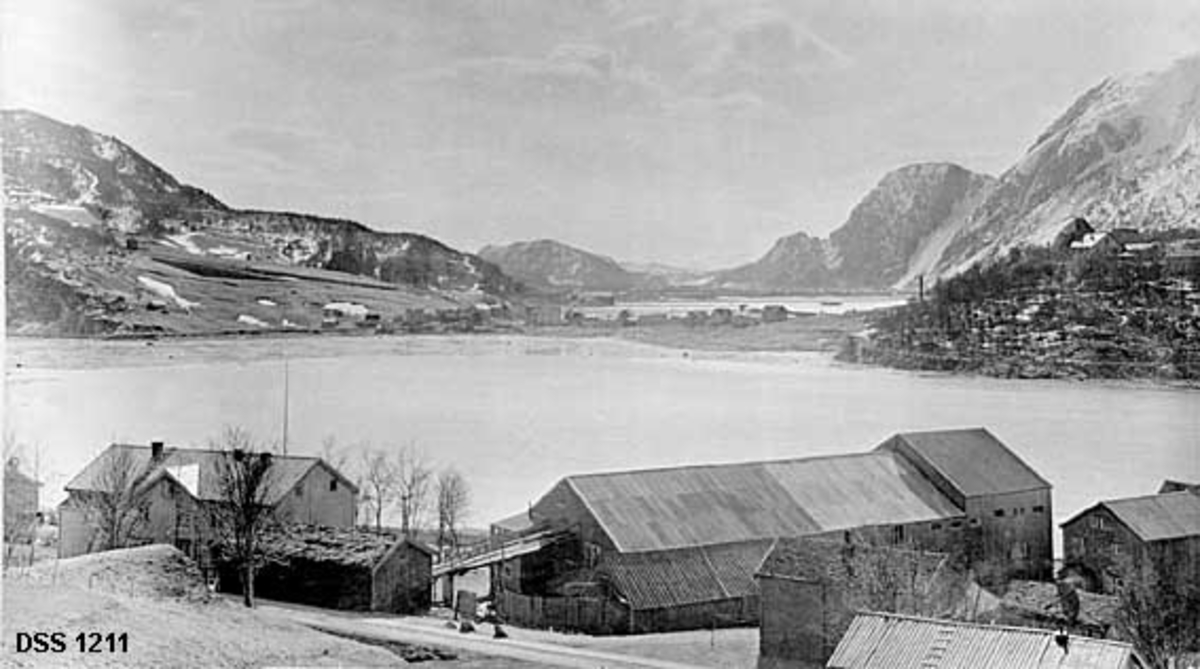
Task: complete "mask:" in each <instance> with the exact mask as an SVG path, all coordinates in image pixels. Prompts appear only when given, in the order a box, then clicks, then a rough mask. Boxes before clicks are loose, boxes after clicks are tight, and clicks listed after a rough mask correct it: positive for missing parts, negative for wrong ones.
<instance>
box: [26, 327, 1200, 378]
mask: <svg viewBox="0 0 1200 669" xmlns="http://www.w3.org/2000/svg"><path fill="white" fill-rule="evenodd" d="M776 325H780V324H768V325H764V326H756V327H762V328H767V331H766V334H767V335H778V334H780V333H781V332H780V331H779V330H775V331H771V328H772V327H773V326H776ZM751 329H753V328H737V329H735V328H727V330H728V331H727V332H717V333H715V335H714V332H713V331H714V330H719V328H700V329H699V330H702V331H701V332H697V331H696V330H698V329H696V328H686V327H685V326H677V327H673V326H643V327H627V328H618V327H578V326H565V327H563V326H541V327H531V328H526V329H524V330H520V331H504V332H476V333H444V334H387V335H378V334H371V335H342V334H332V335H331V334H330V333H321V334H286V335H284V336H270V335H252V336H242V335H209V336H187V337H170V338H162V339H155V340H139V339H103V338H89V337H72V338H61V337H55V338H44V337H6V340H5V380H6V383H14V382H21V381H28V380H31V379H34V378H37V377H40V376H43V375H45V374H54V373H60V372H90V371H102V370H124V369H145V368H154V367H157V368H162V369H167V368H174V367H183V366H193V365H208V364H223V363H229V364H239V365H245V364H260V363H267V362H272V361H280V360H281V359H282V357H283V351H284V346H283V344H284V343H291V344H292V345H291V346H290V347H288V350H287V357H288V359H289V360H305V359H337V358H353V357H373V356H379V355H401V356H488V355H505V356H509V355H522V356H544V355H568V356H569V355H579V356H599V357H605V356H616V357H640V358H646V359H649V360H652V359H657V360H679V359H681V358H682V359H687V360H692V361H697V362H712V361H715V362H745V363H762V364H783V363H800V362H812V361H821V362H824V363H826V364H829V365H831V366H834V367H838V368H841V369H844V370H847V371H864V372H866V371H877V372H878V371H886V372H889V373H897V374H913V375H919V376H925V377H931V378H937V377H941V378H947V379H951V378H956V379H980V380H983V379H987V380H995V381H998V382H1003V381H1015V382H1021V383H1036V384H1042V383H1065V384H1068V385H1071V386H1091V387H1097V388H1114V389H1121V388H1128V389H1141V390H1150V389H1158V390H1165V391H1200V385H1197V384H1194V383H1189V382H1187V381H1178V380H1174V381H1172V380H1154V379H1147V378H1119V379H1118V378H1099V377H1089V378H1021V377H1004V376H997V375H993V374H987V373H982V372H980V371H977V370H968V369H959V370H939V369H921V368H919V367H903V366H895V365H885V364H878V363H872V362H855V361H852V360H846V359H843V358H841V357H840V356H838V355H837V354H838V350H839V348H838V346H835V345H834V344H838V345H840V340H838V341H836V342H835V341H830V340H829V338H828V336H824V337H823V336H820V335H822V334H824V335H829V332H828V331H826V330H812V331H810V333H809V334H810V335H811V336H809V337H807V338H797V339H784V338H776V339H775V340H774V343H775V346H774V347H771V346H762V345H753V344H761V342H762V341H763V340H764V339H763V338H762V337H761V336H760V337H758V339H757V340H756V339H755V338H754V337H755V335H754V334H751V335H748V336H747V335H743V334H742V333H743V332H745V331H746V330H751ZM703 330H707V331H703ZM755 334H758V335H762V334H763V333H755ZM789 334H790V333H789ZM768 341H769V338H768ZM14 344H16V346H15V348H16V349H17V350H16V351H14V346H13V345H14ZM231 344H235V346H232V347H231V346H230V345H231ZM230 351H232V352H234V354H233V355H227V353H229V352H230ZM14 353H15V354H16V357H14Z"/></svg>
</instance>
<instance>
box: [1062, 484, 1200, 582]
mask: <svg viewBox="0 0 1200 669" xmlns="http://www.w3.org/2000/svg"><path fill="white" fill-rule="evenodd" d="M1062 532H1063V549H1064V553H1065V555H1064V565H1065V567H1066V568H1067V569H1068V570H1069V571H1073V572H1076V573H1078V574H1079V575H1080V576H1082V577H1083V578H1084V580H1085V582H1086V586H1087V587H1088V589H1090V590H1094V591H1097V592H1115V591H1116V590H1117V589H1119V588H1120V587H1121V586H1122V585H1124V581H1125V579H1127V578H1129V577H1130V576H1134V575H1138V574H1139V573H1142V574H1145V573H1149V572H1150V571H1152V570H1153V571H1157V572H1159V573H1158V574H1157V575H1158V576H1159V577H1160V578H1166V579H1169V580H1171V581H1173V582H1177V583H1180V584H1182V583H1191V584H1192V585H1194V586H1195V587H1200V486H1197V485H1195V484H1188V483H1181V482H1178V481H1167V482H1165V483H1164V484H1163V486H1162V488H1160V492H1159V493H1158V494H1155V495H1145V496H1142V497H1126V498H1122V499H1110V500H1105V501H1102V502H1099V503H1097V504H1095V505H1094V506H1091V507H1089V508H1087V509H1084V510H1083V511H1080V512H1079V513H1078V514H1076V515H1075V516H1073V517H1072V518H1071V519H1070V520H1068V521H1066V522H1065V523H1063V524H1062ZM1163 571H1165V572H1166V573H1162V572H1163Z"/></svg>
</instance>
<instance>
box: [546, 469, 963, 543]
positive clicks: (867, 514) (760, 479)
mask: <svg viewBox="0 0 1200 669" xmlns="http://www.w3.org/2000/svg"><path fill="white" fill-rule="evenodd" d="M565 483H566V484H567V485H568V486H570V488H571V489H572V490H573V491H574V492H575V494H576V495H577V496H578V497H579V499H580V500H581V501H582V502H583V504H584V505H585V506H586V507H587V508H588V509H589V511H590V512H591V513H592V515H593V517H594V518H595V519H596V521H597V522H598V523H599V524H600V525H601V527H603V529H604V531H605V532H606V533H607V534H608V536H609V538H610V539H611V540H612V542H613V543H614V544H615V546H616V547H617V549H618V550H620V551H622V552H640V551H655V550H669V549H674V548H688V547H695V546H704V545H712V544H726V543H736V542H744V541H754V540H759V539H774V538H776V537H781V536H801V535H809V534H817V533H822V532H828V531H835V530H843V529H851V528H857V527H863V526H867V525H892V524H902V523H913V522H921V521H930V520H939V519H945V518H952V517H960V516H962V515H963V512H962V510H961V509H959V508H958V507H957V506H955V505H954V503H953V502H952V501H951V500H950V499H949V498H947V497H946V496H945V495H943V494H942V493H940V492H938V490H937V489H936V488H935V487H934V486H933V485H932V484H931V483H930V482H929V481H928V480H927V479H926V478H924V477H923V476H922V475H921V474H920V473H919V472H918V471H917V470H916V468H915V467H913V466H912V465H911V464H910V463H908V462H907V461H906V460H905V459H904V458H902V457H899V456H897V455H896V454H894V453H891V452H886V451H876V452H871V453H861V454H855V455H841V456H833V457H819V458H804V459H794V460H780V461H771V462H749V463H738V464H728V465H706V466H691V467H675V468H668V469H648V470H639V471H629V472H617V473H607V474H590V475H583V476H570V477H568V478H567V479H565Z"/></svg>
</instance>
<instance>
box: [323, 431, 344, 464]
mask: <svg viewBox="0 0 1200 669" xmlns="http://www.w3.org/2000/svg"><path fill="white" fill-rule="evenodd" d="M321 459H322V460H324V461H325V463H326V464H328V465H329V466H330V467H333V468H334V469H337V470H339V471H340V470H343V469H345V468H346V464H347V461H348V460H349V459H350V451H349V449H348V448H346V447H345V446H339V445H338V443H337V437H334V436H333V435H332V434H329V435H325V438H324V439H322V440H321Z"/></svg>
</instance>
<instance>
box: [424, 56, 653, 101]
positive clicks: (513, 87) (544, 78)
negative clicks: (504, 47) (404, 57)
mask: <svg viewBox="0 0 1200 669" xmlns="http://www.w3.org/2000/svg"><path fill="white" fill-rule="evenodd" d="M403 80H404V81H406V82H407V83H410V84H421V85H424V84H433V85H435V86H441V87H443V88H449V89H451V91H452V92H454V93H456V94H466V95H468V96H470V97H472V98H475V99H479V100H481V101H484V102H489V101H490V102H508V103H512V104H515V105H520V106H525V105H531V104H539V103H541V104H551V105H572V106H575V107H582V108H587V109H592V110H594V111H618V112H634V111H647V110H651V109H654V108H657V107H659V106H660V104H661V101H662V96H663V91H662V89H661V87H660V86H659V85H658V84H657V82H655V81H654V80H653V77H651V76H649V75H648V74H647V73H646V72H645V71H643V70H639V69H636V68H626V67H623V65H622V64H621V63H620V62H619V59H618V58H617V56H616V54H614V53H613V52H612V51H610V50H608V49H605V48H603V47H600V46H598V45H595V44H584V43H562V44H558V45H556V46H555V47H553V48H552V49H551V50H550V51H549V52H548V53H546V54H545V55H544V56H541V57H517V56H503V57H490V58H468V59H461V60H458V61H457V62H455V63H453V64H451V65H448V66H442V67H437V68H431V69H428V70H425V71H422V72H419V73H416V74H414V75H407V76H405V77H403Z"/></svg>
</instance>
